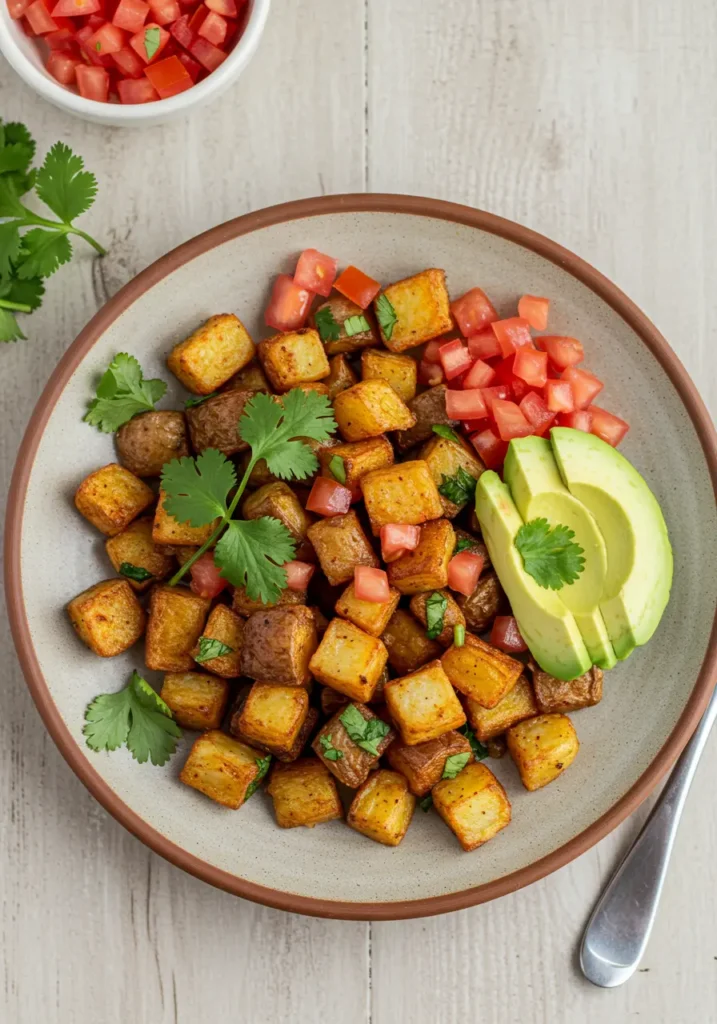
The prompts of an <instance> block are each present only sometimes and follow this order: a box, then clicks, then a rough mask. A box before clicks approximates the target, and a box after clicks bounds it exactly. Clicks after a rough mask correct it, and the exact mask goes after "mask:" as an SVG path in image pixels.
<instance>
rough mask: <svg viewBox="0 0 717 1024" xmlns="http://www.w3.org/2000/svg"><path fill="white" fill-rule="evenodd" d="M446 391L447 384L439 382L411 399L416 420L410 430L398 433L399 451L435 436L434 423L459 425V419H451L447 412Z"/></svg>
mask: <svg viewBox="0 0 717 1024" xmlns="http://www.w3.org/2000/svg"><path fill="white" fill-rule="evenodd" d="M446 391H447V388H446V385H445V384H437V385H436V386H435V387H433V388H429V389H428V391H423V392H421V394H420V395H416V397H415V398H412V399H411V401H410V402H409V403H408V408H409V409H410V410H411V412H412V413H413V415H414V416H415V417H416V422H415V424H414V425H413V426H412V427H410V428H409V429H408V430H400V431H399V432H398V434H397V435H396V445H397V447H398V450H399V452H406V451H408V449H409V448H413V446H414V445H417V444H422V443H423V441H428V440H429V439H430V438H431V437H435V434H434V433H433V425H434V423H435V424H438V423H443V424H445V426H447V427H453V428H456V427H457V426H458V420H452V419H449V417H448V414H447V413H446Z"/></svg>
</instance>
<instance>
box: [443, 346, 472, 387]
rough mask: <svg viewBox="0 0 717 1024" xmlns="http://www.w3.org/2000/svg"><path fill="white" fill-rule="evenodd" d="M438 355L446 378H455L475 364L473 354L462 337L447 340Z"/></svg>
mask: <svg viewBox="0 0 717 1024" xmlns="http://www.w3.org/2000/svg"><path fill="white" fill-rule="evenodd" d="M438 356H439V358H440V360H441V366H442V367H443V373H444V374H445V378H446V380H453V378H454V377H457V376H458V375H459V374H460V373H465V371H466V370H468V369H470V367H471V366H472V364H473V359H472V357H471V354H470V352H469V351H468V349H467V348H466V347H465V345H464V344H463V342H462V341H461V340H460V338H454V339H453V341H445V342H444V343H443V344H442V345H441V347H440V348H439V350H438Z"/></svg>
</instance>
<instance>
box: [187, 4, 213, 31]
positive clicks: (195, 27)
mask: <svg viewBox="0 0 717 1024" xmlns="http://www.w3.org/2000/svg"><path fill="white" fill-rule="evenodd" d="M208 14H209V8H208V7H207V5H206V4H200V5H199V7H197V9H196V10H195V11H194V13H193V14H192V16H191V17H190V19H189V27H190V29H191V30H192V33H195V32H198V31H199V28H200V26H201V24H202V22H203V21H204V19H205V18H206V16H207V15H208Z"/></svg>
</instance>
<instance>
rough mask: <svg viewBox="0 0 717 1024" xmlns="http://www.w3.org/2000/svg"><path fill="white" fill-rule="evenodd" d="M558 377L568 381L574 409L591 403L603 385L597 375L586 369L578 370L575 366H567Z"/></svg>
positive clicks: (584, 407) (582, 407)
mask: <svg viewBox="0 0 717 1024" xmlns="http://www.w3.org/2000/svg"><path fill="white" fill-rule="evenodd" d="M560 379H561V380H567V381H569V382H570V386H571V387H572V389H573V398H574V399H575V408H576V409H587V407H588V406H589V405H590V404H591V403H592V400H593V398H596V397H597V396H598V395H599V394H600V392H601V391H602V389H603V387H604V384H603V382H602V381H601V380H600V379H599V378H598V377H595V376H594V374H592V373H588V371H587V370H579V369H578V368H577V366H569V367H568V368H567V369H566V370H563V372H562V373H561V374H560ZM566 411H569V410H566Z"/></svg>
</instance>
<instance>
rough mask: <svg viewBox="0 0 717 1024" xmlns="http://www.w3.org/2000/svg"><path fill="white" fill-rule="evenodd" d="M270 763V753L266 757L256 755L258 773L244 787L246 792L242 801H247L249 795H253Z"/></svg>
mask: <svg viewBox="0 0 717 1024" xmlns="http://www.w3.org/2000/svg"><path fill="white" fill-rule="evenodd" d="M270 764H271V754H267V755H266V757H257V759H256V766H257V768H258V769H259V774H258V775H257V776H256V778H254V779H252V781H251V782H250V783H249V785H248V786H247V787H246V793H245V794H244V803H246V802H247V800H248V799H249V797H250V796H254V794H255V793H256V791H257V789H258V788H259V786H260V785H261V780H262V779H263V778H264V776H265V775H266V773H267V772H268V771H269V765H270Z"/></svg>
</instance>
